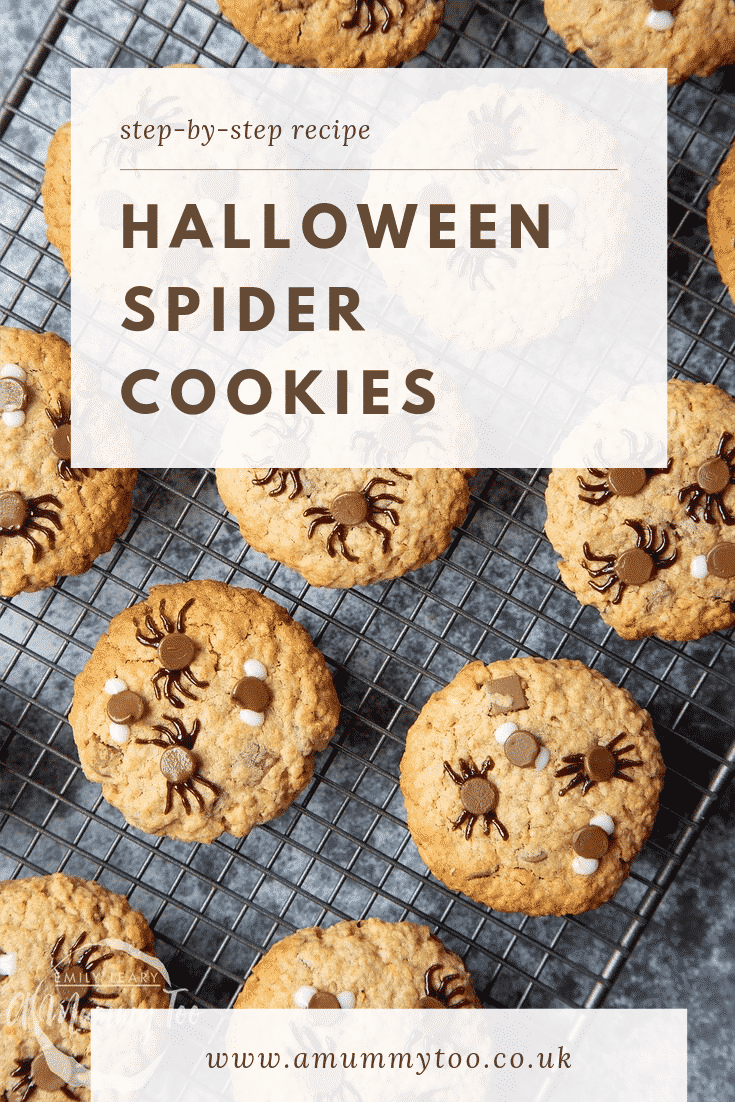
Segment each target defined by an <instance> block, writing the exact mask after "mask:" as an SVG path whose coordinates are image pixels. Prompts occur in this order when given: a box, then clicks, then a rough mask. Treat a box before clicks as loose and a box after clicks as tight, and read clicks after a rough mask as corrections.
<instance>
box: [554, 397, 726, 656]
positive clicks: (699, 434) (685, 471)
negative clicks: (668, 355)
mask: <svg viewBox="0 0 735 1102" xmlns="http://www.w3.org/2000/svg"><path fill="white" fill-rule="evenodd" d="M639 445H640V442H637V441H636V440H635V439H634V438H633V437H631V438H630V447H631V455H630V458H635V457H636V456H635V455H634V451H635V449H636V448H637V447H638V446H639ZM645 452H646V444H645V442H644V444H643V451H642V452H639V453H638V455H637V458H638V459H639V462H641V463H644V464H645V463H646V462H648V464H649V465H648V466H643V467H637V468H630V469H628V468H615V467H606V466H604V461H603V460H601V462H600V464H599V466H592V467H589V468H587V469H586V470H585V469H579V470H575V469H571V468H558V469H555V470H553V471H552V472H551V476H550V478H549V487H548V490H547V493H546V505H547V509H548V519H547V521H546V534H547V536H548V537H549V539H550V540H551V542H552V544H553V545H554V548H555V549H556V550H557V551H558V552H559V554H560V555H562V561H561V562H560V563H559V572H560V573H561V577H562V580H563V582H564V583H565V585H567V586H569V588H570V589H571V590H572V592H573V593H574V595H575V596H576V597H577V599H578V600H580V601H581V602H582V603H583V604H591V605H594V606H595V607H596V608H597V609H598V610H599V612H600V615H601V616H602V618H603V619H604V620H605V622H606V623H608V624H610V625H611V626H612V627H614V628H615V630H616V631H617V632H618V634H619V635H622V636H623V638H624V639H638V638H641V637H642V636H645V635H658V636H660V637H661V638H662V639H677V640H687V639H699V638H701V636H703V635H706V634H708V632H711V631H719V630H722V629H725V628H729V627H732V625H733V624H735V528H734V527H733V526H734V525H735V400H733V398H732V397H731V396H730V395H729V394H726V393H725V392H724V391H723V390H720V389H719V388H718V387H715V386H711V385H710V384H706V383H690V382H685V381H684V380H683V379H675V380H673V381H671V382H670V383H669V385H668V454H666V455H657V456H652V455H650V454H649V455H647V454H645Z"/></svg>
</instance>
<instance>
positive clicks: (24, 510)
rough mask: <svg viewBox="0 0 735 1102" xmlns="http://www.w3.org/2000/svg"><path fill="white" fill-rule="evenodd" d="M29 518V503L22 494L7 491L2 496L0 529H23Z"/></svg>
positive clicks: (0, 498)
mask: <svg viewBox="0 0 735 1102" xmlns="http://www.w3.org/2000/svg"><path fill="white" fill-rule="evenodd" d="M27 516H28V503H27V501H26V500H25V498H24V497H23V495H22V494H19V493H17V492H16V491H15V490H6V491H5V492H4V493H1V494H0V528H7V529H8V530H9V531H11V532H12V531H14V530H15V529H17V528H22V527H23V525H24V523H25V520H26V517H27Z"/></svg>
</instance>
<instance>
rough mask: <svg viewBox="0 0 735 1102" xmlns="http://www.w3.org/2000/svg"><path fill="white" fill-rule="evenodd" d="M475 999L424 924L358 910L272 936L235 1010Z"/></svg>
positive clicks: (405, 1005) (431, 1005)
mask: <svg viewBox="0 0 735 1102" xmlns="http://www.w3.org/2000/svg"><path fill="white" fill-rule="evenodd" d="M479 1006H480V1003H479V1001H478V999H477V996H476V995H475V992H474V989H473V987H472V979H471V978H470V974H469V972H468V971H467V969H466V968H465V966H464V964H463V963H462V961H461V960H460V958H459V957H458V956H457V955H456V954H455V953H452V952H450V951H449V950H448V949H445V948H444V946H443V945H442V943H441V942H440V941H439V939H438V938H437V937H434V935H433V934H432V933H431V932H430V930H429V929H428V927H426V926H418V925H416V924H415V923H413V922H383V921H382V919H379V918H364V919H362V920H361V921H360V922H338V923H337V924H336V925H335V926H330V927H329V928H328V929H326V930H323V929H321V928H319V927H317V926H312V927H309V928H308V929H306V930H298V931H297V932H296V933H295V934H291V935H290V937H286V938H284V939H283V941H279V942H278V943H277V944H276V945H274V946H273V948H272V949H269V950H268V952H267V953H266V955H265V956H264V957H263V958H262V960H260V961H259V962H258V964H256V965H255V967H254V968H253V970H252V972H251V974H250V976H249V977H248V979H247V981H246V983H245V986H244V987H243V989H242V991H241V992H240V994H239V995H238V997H237V1002H236V1003H235V1010H279V1009H280V1010H292V1009H294V1008H296V1007H302V1008H303V1009H305V1010H306V1009H314V1010H317V1009H319V1010H325V1009H330V1008H334V1009H335V1010H336V1009H338V1008H339V1007H341V1008H342V1009H343V1010H352V1009H353V1008H354V1009H357V1010H365V1009H368V1010H370V1009H372V1010H375V1009H386V1010H410V1009H439V1008H441V1007H448V1008H449V1009H455V1010H459V1009H463V1008H478V1007H479Z"/></svg>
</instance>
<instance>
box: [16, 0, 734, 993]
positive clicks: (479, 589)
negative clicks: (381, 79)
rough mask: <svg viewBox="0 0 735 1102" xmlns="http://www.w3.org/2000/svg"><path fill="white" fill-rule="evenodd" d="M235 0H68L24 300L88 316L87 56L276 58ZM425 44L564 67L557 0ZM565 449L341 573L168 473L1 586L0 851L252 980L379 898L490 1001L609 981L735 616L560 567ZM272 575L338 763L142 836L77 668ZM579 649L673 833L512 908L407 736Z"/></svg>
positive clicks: (663, 856) (726, 653)
mask: <svg viewBox="0 0 735 1102" xmlns="http://www.w3.org/2000/svg"><path fill="white" fill-rule="evenodd" d="M216 12H217V9H216V5H215V3H214V0H205V2H203V3H193V2H189V0H186V2H184V0H104V2H100V0H59V2H58V3H57V5H56V8H55V10H54V13H53V15H52V17H51V19H50V20H49V23H48V24H47V26H46V28H45V30H44V32H43V33H42V35H41V37H40V39H39V41H38V42H37V43H36V45H35V47H34V49H33V51H32V53H31V56H30V57H29V59H28V61H27V63H26V65H25V66H24V68H23V70H22V72H21V74H20V75H19V77H18V79H17V80H16V82H15V84H14V85H13V87H12V89H11V92H10V95H9V97H8V100H7V103H6V105H5V107H4V109H3V113H2V115H0V175H1V176H2V186H3V205H2V216H1V217H0V223H1V227H0V230H1V234H2V236H1V237H0V303H1V305H0V321H2V322H3V323H4V324H8V325H18V326H20V327H23V328H30V329H39V330H44V329H53V330H55V331H57V332H60V333H61V334H62V335H65V336H67V337H68V328H69V326H68V320H69V319H68V292H69V281H68V278H67V277H66V273H65V271H64V269H63V267H62V266H61V263H60V261H59V260H58V257H57V256H56V255H55V253H54V251H53V250H51V249H50V248H49V246H48V245H47V243H46V238H45V229H44V221H43V215H42V212H41V205H40V182H41V179H42V175H43V164H44V159H45V152H46V146H47V144H48V140H49V138H50V136H51V134H52V133H53V131H54V129H55V128H56V126H58V125H59V124H60V123H61V122H62V121H64V120H65V119H66V118H67V117H68V114H69V79H68V71H69V68H70V67H71V66H74V65H97V66H100V65H109V66H123V67H125V66H144V65H163V64H170V63H172V62H174V61H183V62H192V61H197V62H199V63H200V64H204V65H233V66H235V65H237V66H245V67H247V66H253V65H261V66H262V65H268V64H270V63H269V62H268V61H267V59H265V58H264V57H263V55H262V54H260V53H259V52H258V51H256V50H254V49H253V48H252V47H251V46H248V45H246V44H245V43H244V42H243V40H242V39H241V38H240V36H239V35H235V34H234V33H233V31H232V30H231V28H229V26H228V24H227V23H226V22H225V21H223V20H222V19H221V18H220V17H219V16H218V14H217V13H216ZM416 64H420V65H447V66H468V65H473V66H491V67H499V66H509V65H525V66H528V65H531V66H542V65H547V66H560V65H569V64H574V65H576V64H585V62H584V61H583V60H580V59H578V58H571V57H570V56H569V55H568V54H567V53H566V52H565V51H564V50H563V48H562V47H561V46H560V44H559V40H558V39H556V36H554V35H552V34H551V33H550V32H549V31H548V30H547V29H546V28H545V22H544V19H543V15H542V11H541V6H540V4H539V3H538V2H533V0H520V2H512V3H508V4H506V5H501V4H498V5H497V6H494V7H491V6H489V5H480V4H477V3H473V2H471V0H466V2H464V0H459V2H456V0H450V3H449V8H448V13H447V22H446V25H445V26H444V28H443V29H442V31H441V32H440V35H439V36H438V38H437V39H436V40H435V42H434V43H432V44H431V46H430V47H429V50H428V51H427V52H426V53H425V54H424V55H422V57H421V58H419V59H417V61H416ZM728 80H729V77H728V76H727V75H725V74H724V73H720V74H716V75H715V76H714V77H712V78H710V79H709V80H707V81H689V82H687V83H686V84H685V85H684V86H683V87H682V88H680V89H678V90H675V91H674V92H673V93H672V99H671V110H670V136H671V141H672V169H671V183H670V189H671V197H672V198H671V203H672V219H671V231H672V238H673V239H672V246H671V252H672V280H671V304H670V334H671V359H672V368H673V369H674V370H675V371H677V372H679V373H682V374H685V375H687V376H689V377H691V378H695V379H703V380H707V381H714V382H718V383H719V384H720V385H722V386H724V387H725V388H726V389H728V390H730V391H731V392H733V393H735V368H734V364H733V358H732V356H731V349H732V346H733V342H734V341H735V314H734V312H733V309H732V306H731V304H730V300H729V298H728V297H727V294H726V292H725V291H724V289H723V287H722V285H721V283H720V280H719V277H718V276H717V272H716V269H715V268H714V265H713V263H712V261H711V259H710V257H709V249H708V242H707V235H706V227H705V224H704V216H703V211H704V207H705V203H706V194H707V191H708V189H709V187H710V186H711V183H712V180H713V178H714V176H715V175H716V171H717V167H718V165H719V163H720V161H721V160H722V158H723V156H724V154H725V152H726V150H727V148H728V146H729V143H730V141H731V140H732V138H733V136H734V135H735V111H734V110H733V107H734V106H735V103H734V102H733V101H734V100H735V96H733V94H732V92H730V90H729V86H728ZM544 485H545V478H544V474H543V472H539V471H536V472H522V471H515V472H513V471H494V472H482V474H481V475H480V476H478V478H477V479H476V480H475V483H474V493H473V497H472V504H471V509H470V512H469V515H468V517H467V519H466V521H465V523H464V524H463V525H462V527H461V529H460V530H458V532H457V535H456V538H455V540H454V542H453V544H452V546H451V547H450V549H449V551H448V552H447V553H446V554H445V556H444V557H443V558H442V560H440V561H439V562H437V563H434V564H432V565H429V566H427V567H424V568H423V569H422V570H420V571H417V572H415V573H413V574H411V575H409V576H407V577H405V578H402V579H399V580H397V581H395V582H391V583H384V584H380V585H376V586H371V587H367V588H364V589H360V590H356V591H350V592H337V591H331V590H326V591H325V590H314V589H310V588H309V587H308V586H307V585H306V584H305V583H304V582H303V580H302V579H300V578H299V577H298V575H296V574H295V573H293V572H291V571H288V570H286V569H285V568H284V567H281V566H278V565H276V564H273V563H271V562H269V561H268V560H267V559H265V558H264V557H263V556H261V555H258V554H256V553H254V552H252V551H250V550H248V549H247V548H246V547H245V546H244V545H243V543H242V541H241V539H240V537H239V534H238V532H237V528H236V526H235V525H234V523H233V522H232V520H231V519H229V518H228V517H227V516H226V515H225V512H224V509H223V506H222V504H221V502H220V501H219V498H218V496H217V493H216V490H215V486H214V479H213V477H212V475H211V474H210V473H209V472H206V471H203V470H189V471H171V472H161V471H145V472H141V478H140V481H139V485H138V489H137V491H136V496H135V512H134V519H133V522H132V524H131V527H130V529H129V531H128V533H127V534H126V536H125V537H124V538H123V539H122V540H120V541H118V543H117V544H116V545H115V547H114V548H113V550H112V551H111V552H110V553H109V554H108V555H106V556H104V557H103V558H102V559H100V560H98V561H97V563H96V564H95V565H94V566H93V568H92V569H91V570H90V571H89V572H88V573H86V574H84V575H82V576H81V577H78V578H67V579H64V580H62V581H61V582H60V583H59V584H58V585H57V586H56V587H55V588H54V589H52V590H46V591H44V592H42V593H38V594H25V595H21V596H19V597H17V598H15V599H13V600H10V601H3V602H2V604H1V605H0V679H1V680H2V685H1V686H0V700H1V701H2V713H1V714H2V720H0V762H1V763H2V780H1V782H0V877H4V878H10V877H16V876H22V875H30V874H42V873H48V872H51V871H55V870H57V869H58V870H63V871H65V872H67V873H70V874H77V875H82V876H86V877H90V878H96V879H99V880H100V881H101V882H102V883H104V884H106V885H107V886H108V887H110V888H112V889H113V890H116V891H120V892H123V893H125V894H127V895H128V896H129V898H130V900H131V902H132V904H133V905H134V906H136V907H138V908H139V909H140V910H142V911H143V912H144V913H145V914H146V916H147V917H148V919H149V921H150V922H151V924H152V926H153V928H154V930H155V933H156V937H157V944H158V947H159V951H160V954H161V957H162V959H164V961H165V963H166V965H167V967H168V968H169V971H170V973H171V977H172V981H173V982H174V984H175V985H176V986H177V987H181V988H186V989H188V991H189V992H190V993H191V998H192V1000H193V1002H195V1003H197V1004H199V1005H213V1006H225V1005H227V1004H228V1003H229V1002H230V1001H231V1000H232V999H233V998H234V996H235V994H236V992H237V989H238V988H239V985H240V983H241V979H242V977H243V975H244V974H245V973H246V972H247V970H248V968H249V966H250V965H251V964H252V963H253V962H254V961H255V960H257V959H258V957H259V956H260V955H261V953H262V952H263V951H264V949H266V948H267V947H268V946H269V945H270V944H271V943H272V942H273V941H274V940H277V939H278V938H280V937H282V936H284V935H285V934H286V933H288V932H290V931H291V930H293V929H295V928H298V927H301V926H305V925H309V924H324V923H329V922H332V921H334V920H336V919H339V918H359V917H364V916H366V915H379V916H381V917H383V918H386V919H391V920H398V919H403V918H407V919H411V920H414V921H422V922H426V923H428V924H430V925H431V926H432V927H433V928H434V929H436V930H437V932H438V933H439V935H440V936H441V937H442V939H443V940H444V941H445V942H446V943H447V944H448V945H450V946H451V947H452V948H454V949H455V950H456V951H457V952H459V953H460V954H461V955H462V956H463V957H464V958H465V959H466V961H467V963H468V965H469V967H470V968H471V970H472V972H473V975H474V976H475V978H476V981H477V986H478V990H481V992H482V995H483V999H484V1001H485V1005H487V1006H504V1007H512V1006H526V1007H541V1006H546V1007H563V1006H582V1005H586V1006H599V1005H601V1004H602V1003H603V1002H604V999H605V997H606V995H607V993H608V991H609V990H610V987H611V986H612V984H613V983H614V981H615V978H616V976H617V975H618V973H619V971H620V969H621V968H622V966H623V965H624V963H625V961H626V959H627V957H628V956H629V955H630V953H631V951H632V949H633V947H634V946H635V944H636V942H637V940H638V938H639V937H640V935H641V933H642V932H643V930H644V929H645V926H646V923H647V922H648V920H649V918H650V916H651V914H652V913H653V911H654V909H655V907H656V905H657V903H658V901H659V900H660V898H661V896H662V894H663V892H664V891H665V889H666V887H667V886H668V885H669V884H670V883H671V881H672V879H673V878H674V876H675V875H676V872H677V870H678V868H679V866H680V864H681V862H682V860H683V858H684V856H685V855H686V853H687V852H688V851H689V849H690V848H691V846H692V845H693V843H694V841H695V840H696V837H697V835H698V833H699V831H700V829H701V827H702V826H703V824H704V822H705V821H706V818H707V816H708V814H709V812H710V811H711V809H712V807H713V806H714V804H715V802H716V800H717V798H718V795H719V794H720V793H721V792H722V791H723V790H724V787H725V785H726V784H727V782H728V781H729V779H730V777H731V776H732V773H733V771H735V744H733V742H732V740H733V732H732V727H731V720H730V719H729V718H728V717H729V715H730V708H729V705H730V700H729V694H730V691H731V690H730V686H731V684H732V682H733V672H734V670H735V646H734V645H733V640H732V639H731V638H730V637H728V636H725V635H722V634H717V635H713V636H710V637H708V638H706V639H704V640H701V641H700V642H698V643H695V644H688V645H673V644H668V643H663V642H661V641H659V640H655V639H648V640H643V641H639V642H626V641H623V640H621V639H619V638H618V637H617V636H616V635H615V633H614V632H612V631H611V630H610V629H608V628H606V627H605V626H604V625H603V624H602V622H601V621H600V619H599V617H598V616H597V614H596V613H595V612H593V611H592V610H591V609H589V608H587V609H583V608H581V607H580V606H579V604H578V603H577V601H576V600H575V599H574V598H573V597H572V596H571V595H570V594H569V593H568V592H567V591H566V590H565V589H564V587H563V586H562V585H561V584H560V583H559V581H558V580H557V571H556V565H555V562H556V556H555V554H554V552H553V550H552V548H551V547H550V545H549V544H548V542H547V541H546V540H545V538H544V536H543V522H544V515H545V514H544V503H543V491H544ZM199 577H215V578H220V579H222V580H225V581H228V582H232V583H234V584H236V585H252V586H255V587H256V588H258V589H259V590H260V591H262V592H264V593H266V594H267V595H269V596H271V597H273V598H274V599H275V600H277V601H279V602H280V603H281V604H282V605H284V606H285V607H286V608H287V609H288V611H289V612H290V613H291V614H292V615H293V616H295V618H296V619H298V620H299V621H301V622H302V623H304V624H305V625H306V626H307V627H308V628H309V630H310V631H311V633H312V635H313V637H314V639H315V641H316V643H317V645H318V646H319V647H320V648H321V649H322V650H323V651H324V653H325V654H326V656H327V659H328V661H329V664H330V668H331V669H332V671H333V673H334V676H335V681H336V684H337V687H338V692H339V695H340V699H341V701H342V704H343V720H342V724H341V727H340V731H339V734H338V736H337V738H336V739H335V740H334V742H333V743H332V744H331V746H330V747H329V748H328V749H327V750H325V751H324V752H323V753H322V754H321V755H320V756H319V759H318V763H317V770H316V774H315V777H314V781H313V782H312V784H311V785H310V786H309V788H308V789H307V790H306V791H305V792H304V793H303V794H302V796H301V797H300V798H299V799H298V800H297V801H296V803H295V805H294V806H293V807H292V808H290V809H289V810H288V811H287V812H285V813H284V814H283V815H282V816H281V817H280V818H279V819H278V820H276V821H275V822H273V823H270V824H268V825H266V826H264V827H260V828H257V829H256V830H254V831H253V832H252V833H251V834H250V835H249V836H248V837H247V838H245V839H242V840H238V839H234V838H231V837H228V836H224V837H223V838H221V839H220V840H219V841H217V842H215V843H213V844H212V845H211V846H191V845H188V844H185V843H180V842H172V841H169V840H164V839H158V838H155V837H152V836H149V835H145V834H142V833H140V832H138V831H136V830H133V829H132V828H130V827H127V826H126V824H125V822H124V820H123V819H122V817H121V816H120V815H119V814H118V813H117V812H116V811H115V810H114V809H113V808H111V807H110V806H109V805H108V804H106V803H105V801H104V800H102V798H101V797H100V794H99V789H98V787H97V786H96V785H92V784H89V783H88V782H86V780H85V779H84V776H83V774H82V773H81V770H80V769H79V766H78V761H77V756H76V751H75V747H74V743H73V739H72V736H71V732H70V729H69V727H68V725H67V724H66V722H65V716H66V713H67V710H68V707H69V705H70V702H71V695H72V691H73V677H74V675H75V674H76V673H77V672H78V671H79V670H80V669H81V668H82V666H83V665H84V663H85V661H86V659H87V657H88V655H89V653H90V651H91V649H92V647H93V646H94V644H95V642H96V640H97V639H98V637H99V635H100V634H101V633H102V632H103V631H104V630H105V628H106V625H107V622H108V620H109V618H110V617H111V616H113V615H114V614H115V613H117V612H118V611H120V610H121V609H122V608H124V607H126V606H127V605H128V604H130V603H132V602H134V601H136V600H138V599H140V597H142V596H144V595H145V593H146V592H147V590H148V589H149V587H150V586H151V585H153V584H155V583H157V582H162V581H171V580H176V579H181V578H199ZM518 653H520V654H529V653H530V654H538V655H541V656H543V657H548V658H551V657H571V658H579V659H581V660H582V661H585V662H586V663H587V664H588V665H591V666H594V667H596V668H597V669H599V670H600V671H601V672H602V673H604V674H606V675H607V676H608V677H610V678H612V680H614V681H616V682H617V683H619V684H621V685H625V686H626V687H627V688H628V689H630V691H631V692H632V693H633V694H634V696H635V697H636V699H637V700H638V701H639V702H640V703H641V704H643V705H644V706H646V707H648V708H649V709H650V711H651V712H652V713H653V716H654V719H655V721H656V724H657V731H658V734H659V737H660V739H661V742H662V745H663V749H664V755H665V758H666V761H667V765H668V768H669V772H668V774H667V783H666V787H665V791H664V796H663V801H662V808H661V812H660V814H659V817H658V819H657V822H656V826H655V830H654V833H653V836H652V838H651V840H650V842H649V844H648V846H647V848H646V850H645V851H644V853H643V854H642V855H641V856H640V857H639V858H638V859H637V860H636V862H635V863H634V866H633V872H632V875H631V877H630V879H629V880H628V881H627V882H626V884H625V885H624V886H623V887H622V888H621V890H620V891H619V892H618V894H617V895H616V897H615V899H614V900H613V901H612V902H611V903H609V904H607V905H606V906H605V907H603V908H601V909H599V910H597V911H593V912H590V913H589V914H587V915H581V916H579V917H576V918H566V919H559V918H541V919H539V918H535V919H530V918H526V917H524V916H520V915H500V914H494V913H492V912H489V911H488V910H487V909H486V908H485V907H482V906H479V905H476V904H474V903H472V902H471V901H470V900H467V899H465V898H464V897H461V896H459V895H456V894H454V893H452V892H450V891H448V890H447V889H445V888H444V887H443V885H441V884H440V883H439V882H437V881H436V880H435V879H434V878H433V877H431V876H430V874H429V873H428V872H427V870H426V869H425V867H424V866H423V863H422V862H421V860H420V859H419V857H418V854H417V852H416V850H415V848H414V846H413V843H412V842H411V840H410V837H409V836H408V834H407V831H406V829H405V824H404V814H403V804H402V800H401V797H400V791H399V788H398V763H399V760H400V757H401V753H402V746H403V739H404V736H405V732H406V730H407V728H408V727H409V726H410V724H411V723H412V721H413V719H414V718H415V716H416V714H417V713H418V711H419V709H420V708H421V706H422V704H423V703H424V701H425V700H426V699H427V697H428V696H429V695H430V693H431V692H433V691H434V690H435V689H436V688H438V687H440V686H441V685H442V684H444V683H445V682H446V681H447V680H448V679H449V678H451V676H453V674H454V673H455V672H456V671H457V670H458V669H459V668H460V667H461V666H462V665H463V664H464V663H465V662H466V661H469V660H471V659H474V658H482V659H484V660H485V661H490V660H493V659H498V658H501V657H508V656H511V655H513V654H518Z"/></svg>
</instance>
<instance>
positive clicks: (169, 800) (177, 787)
mask: <svg viewBox="0 0 735 1102" xmlns="http://www.w3.org/2000/svg"><path fill="white" fill-rule="evenodd" d="M183 787H184V786H183V785H181V784H173V783H172V782H171V781H166V806H165V807H164V809H163V814H164V815H168V813H169V811H170V810H171V808H172V807H173V803H174V792H175V793H176V794H177V795H178V797H179V799H180V800H181V802H182V804H183V805H184V811H185V812H186V814H187V815H191V804H190V803H189V801H188V800H187V798H186V796H185V795H184V792H183Z"/></svg>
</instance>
